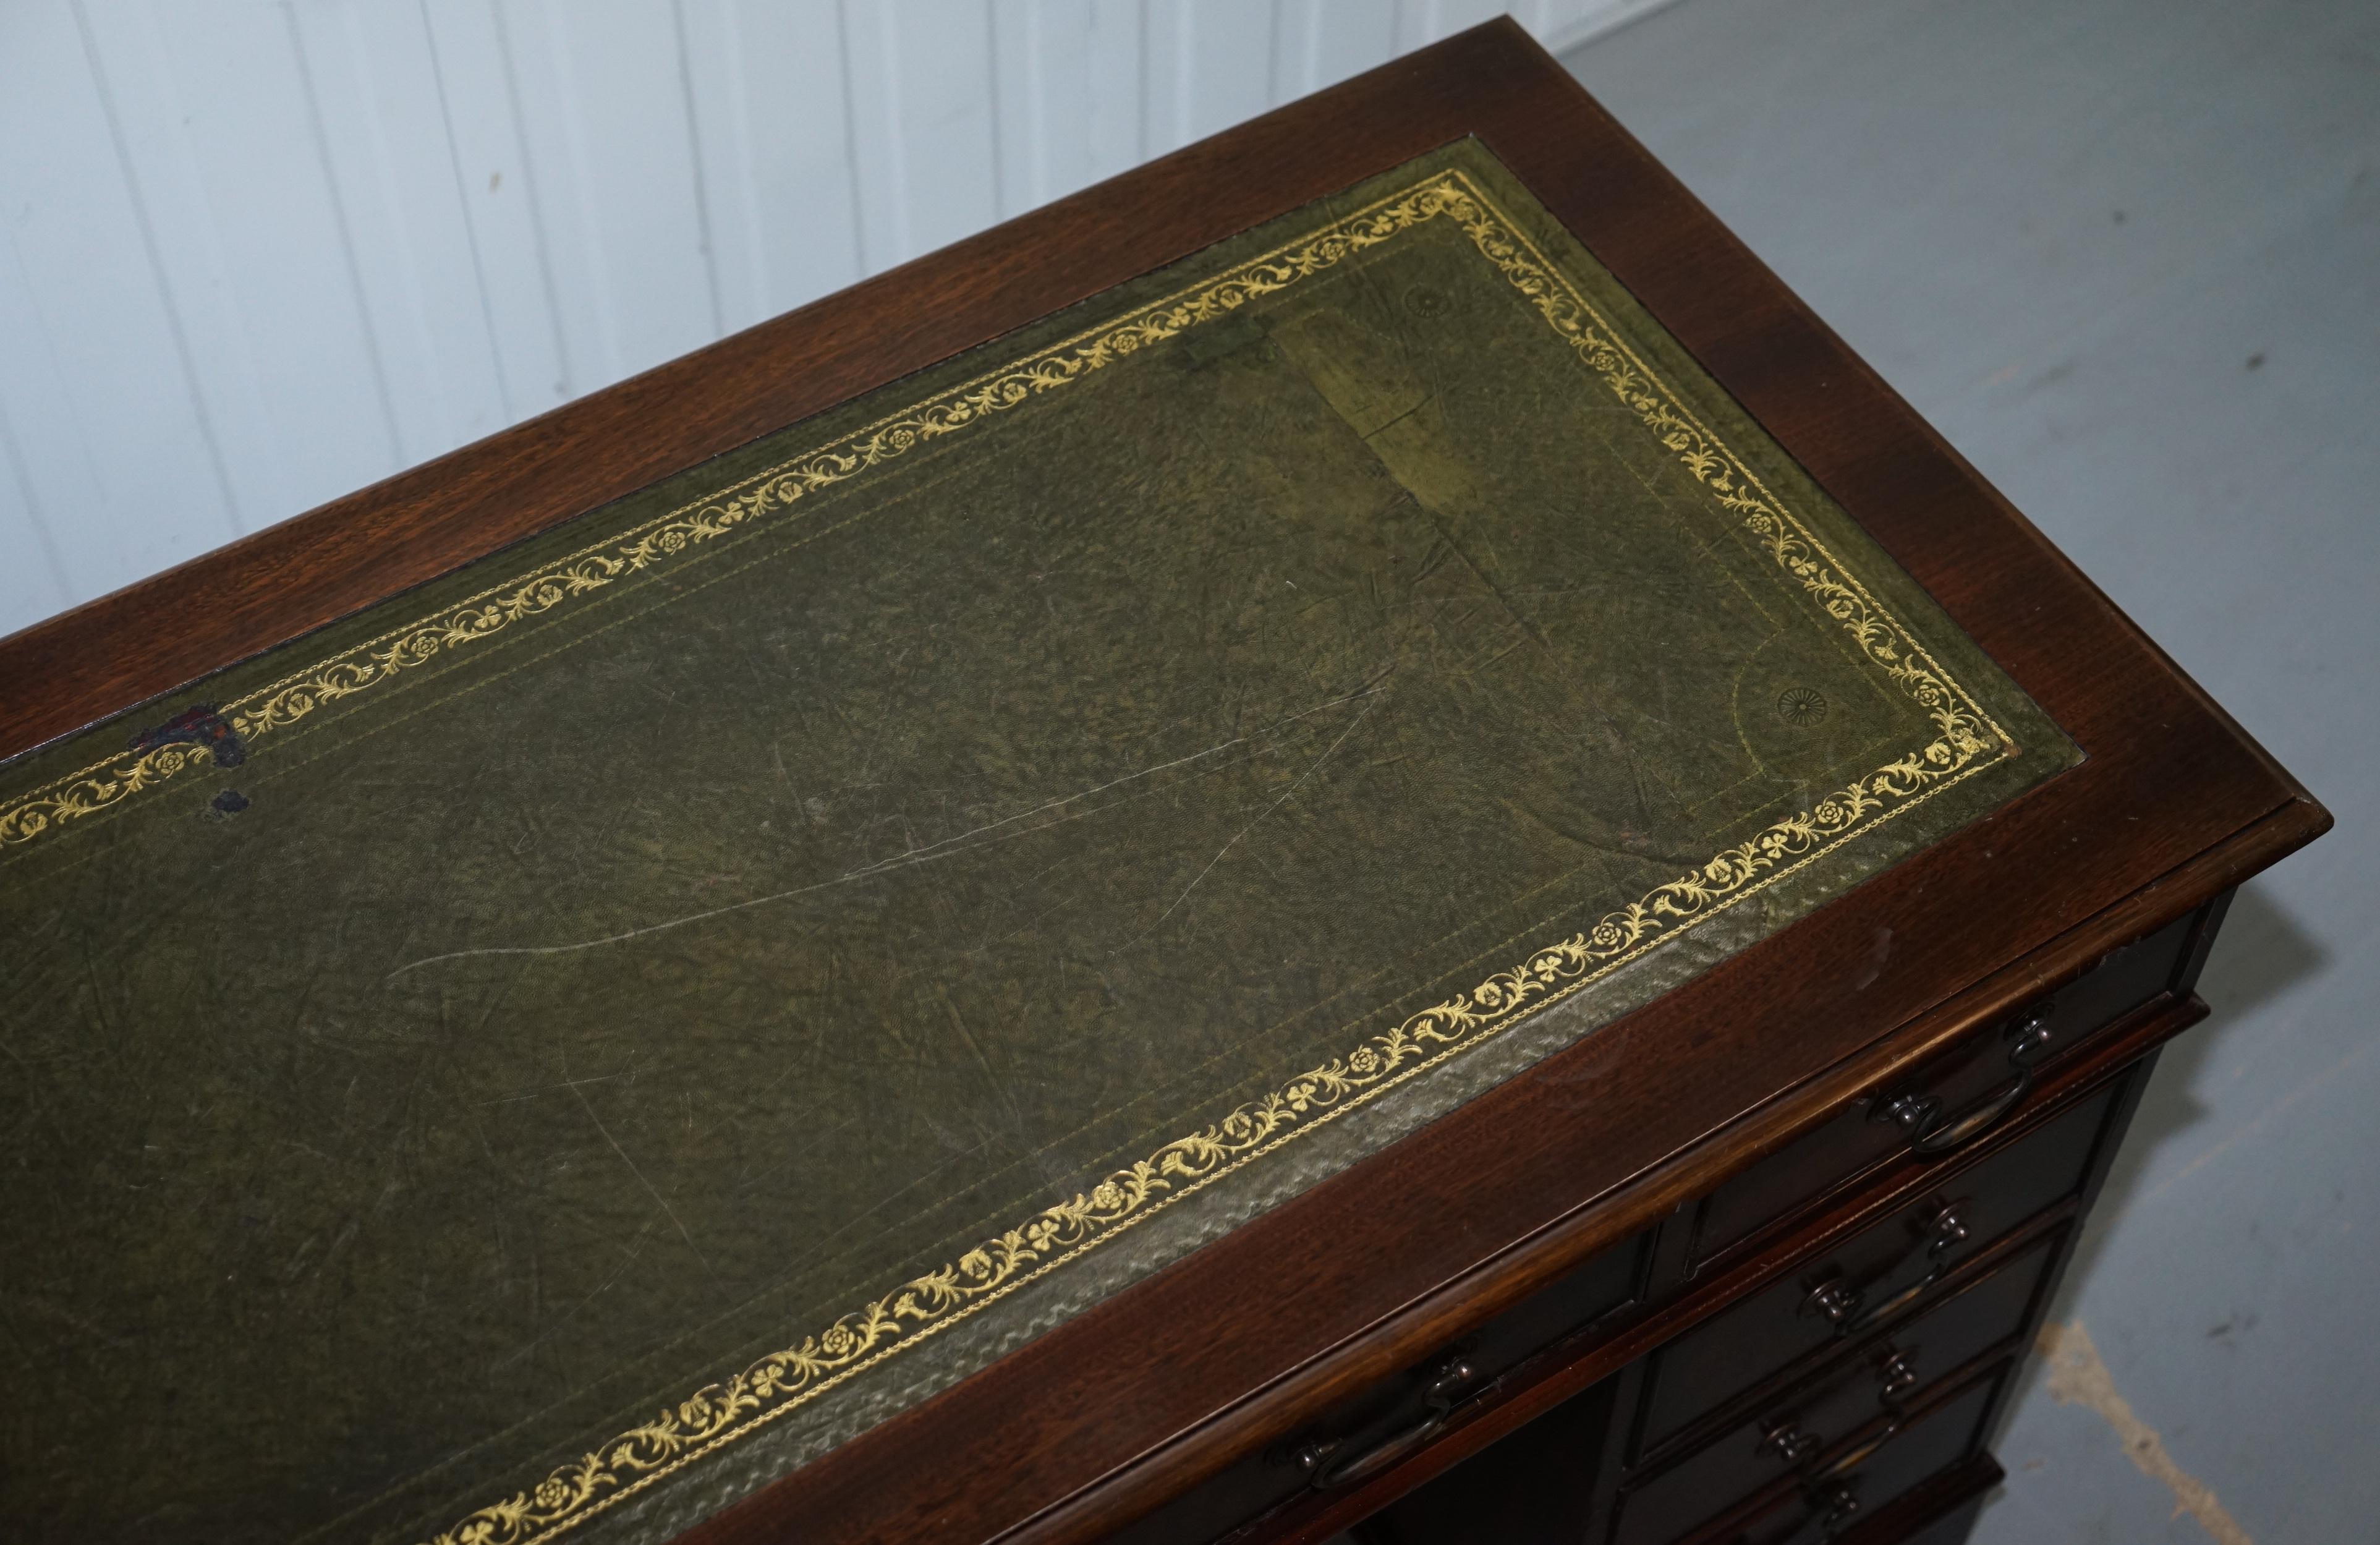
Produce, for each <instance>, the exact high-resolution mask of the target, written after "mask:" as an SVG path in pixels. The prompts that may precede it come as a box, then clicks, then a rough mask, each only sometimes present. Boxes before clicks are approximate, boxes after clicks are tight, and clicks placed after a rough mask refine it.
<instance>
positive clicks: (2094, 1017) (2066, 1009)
mask: <svg viewBox="0 0 2380 1545" xmlns="http://www.w3.org/2000/svg"><path fill="white" fill-rule="evenodd" d="M2199 916H2200V914H2199V913H2197V912H2192V913H2190V914H2188V915H2186V916H2184V917H2181V918H2177V919H2175V920H2174V921H2173V922H2171V923H2168V924H2167V925H2166V926H2165V927H2164V928H2162V929H2159V930H2158V931H2156V932H2155V933H2152V934H2150V935H2149V936H2148V937H2147V938H2145V939H2142V940H2140V941H2138V942H2137V943H2131V944H2127V945H2125V946H2124V947H2123V948H2121V949H2119V950H2116V951H2113V952H2112V953H2110V954H2108V955H2105V956H2103V957H2102V958H2101V959H2100V961H2099V963H2098V964H2097V965H2096V966H2094V967H2092V968H2091V969H2089V970H2087V971H2085V972H2083V974H2082V975H2081V976H2079V977H2076V978H2075V979H2073V980H2072V981H2070V982H2068V983H2067V984H2066V985H2065V986H2063V987H2061V988H2059V989H2058V991H2056V992H2054V993H2052V994H2050V995H2049V997H2048V998H2047V999H2046V1000H2044V1001H2043V1002H2041V1003H2039V1004H2034V1006H2033V1007H2032V1008H2030V1009H2028V1010H2026V1011H2025V1012H2024V1013H2023V1014H2021V1015H2017V1016H2013V1017H2011V1018H2010V1020H2008V1021H2006V1022H2004V1023H2003V1024H2002V1025H2001V1026H2000V1027H1999V1028H1996V1029H1992V1030H1987V1031H1985V1033H1983V1034H1981V1035H1977V1036H1973V1037H1970V1038H1969V1039H1968V1040H1965V1041H1964V1042H1962V1043H1961V1044H1960V1045H1959V1046H1957V1047H1955V1048H1953V1049H1952V1050H1951V1051H1949V1052H1946V1053H1944V1054H1943V1055H1942V1056H1940V1057H1937V1058H1936V1059H1934V1060H1933V1061H1932V1062H1930V1063H1928V1064H1925V1066H1924V1067H1922V1068H1920V1069H1918V1070H1917V1071H1916V1073H1915V1074H1914V1075H1913V1076H1912V1077H1909V1078H1906V1079H1904V1080H1903V1081H1901V1082H1900V1083H1898V1084H1895V1085H1893V1086H1892V1087H1891V1088H1889V1089H1885V1090H1883V1091H1882V1092H1881V1093H1880V1094H1879V1095H1878V1096H1877V1097H1876V1098H1874V1099H1871V1100H1864V1101H1858V1102H1857V1103H1855V1104H1854V1105H1853V1106H1852V1108H1851V1109H1849V1110H1847V1111H1845V1112H1843V1113H1841V1114H1840V1115H1837V1116H1836V1117H1834V1118H1833V1119H1832V1120H1830V1121H1828V1122H1825V1123H1823V1124H1821V1125H1818V1126H1816V1127H1815V1128H1813V1129H1812V1130H1811V1131H1809V1132H1807V1133H1804V1134H1803V1136H1802V1137H1799V1138H1797V1139H1795V1140H1794V1141H1793V1142H1791V1143H1789V1144H1787V1145H1786V1146H1785V1147H1784V1148H1782V1149H1779V1150H1778V1151H1777V1152H1775V1153H1772V1154H1770V1155H1769V1156H1768V1157H1767V1158H1766V1159H1763V1160H1762V1161H1760V1162H1758V1163H1756V1164H1754V1165H1752V1166H1751V1167H1750V1168H1749V1169H1746V1170H1745V1171H1744V1172H1743V1174H1739V1175H1737V1176H1735V1177H1734V1178H1733V1179H1731V1180H1730V1181H1728V1182H1727V1183H1726V1184H1725V1185H1723V1186H1719V1187H1718V1189H1717V1190H1715V1191H1713V1192H1712V1193H1711V1194H1710V1195H1709V1196H1707V1197H1706V1198H1703V1200H1702V1202H1701V1203H1700V1205H1699V1206H1697V1207H1696V1208H1695V1209H1694V1221H1693V1225H1692V1226H1693V1238H1694V1243H1693V1245H1692V1246H1691V1247H1690V1248H1689V1250H1688V1262H1689V1265H1690V1266H1692V1265H1698V1264H1700V1263H1701V1262H1703V1261H1706V1260H1708V1259H1712V1258H1713V1257H1715V1256H1718V1255H1720V1254H1722V1253H1724V1252H1725V1251H1727V1250H1729V1249H1730V1248H1732V1247H1735V1246H1736V1245H1739V1244H1742V1243H1743V1241H1745V1240H1747V1239H1749V1238H1751V1237H1752V1235H1755V1234H1756V1233H1758V1232H1759V1231H1761V1230H1762V1229H1764V1228H1766V1227H1767V1225H1769V1224H1770V1223H1777V1222H1779V1221H1781V1220H1782V1219H1783V1218H1785V1217H1786V1216H1787V1215H1789V1214H1791V1213H1793V1212H1797V1211H1801V1210H1803V1209H1804V1208H1805V1207H1807V1206H1809V1205H1811V1204H1814V1203H1815V1202H1816V1201H1817V1200H1818V1199H1819V1198H1823V1197H1825V1196H1827V1195H1828V1194H1829V1193H1831V1192H1833V1191H1834V1190H1836V1189H1837V1188H1839V1187H1840V1186H1841V1185H1843V1184H1844V1183H1845V1182H1847V1181H1849V1180H1850V1179H1852V1177H1853V1176H1855V1175H1857V1174H1860V1173H1861V1172H1863V1171H1864V1170H1866V1169H1868V1168H1870V1167H1872V1166H1873V1165H1875V1164H1876V1163H1879V1162H1883V1161H1885V1160H1887V1159H1889V1158H1891V1157H1893V1156H1894V1155H1895V1154H1897V1153H1899V1152H1900V1150H1902V1149H1904V1148H1907V1147H1908V1146H1909V1145H1910V1142H1911V1140H1912V1131H1911V1129H1910V1127H1909V1126H1907V1125H1899V1124H1896V1123H1895V1122H1894V1121H1893V1120H1891V1119H1888V1118H1887V1116H1886V1112H1887V1110H1888V1108H1889V1109H1895V1110H1898V1111H1900V1112H1901V1113H1904V1114H1905V1115H1907V1116H1908V1117H1910V1118H1912V1119H1913V1120H1922V1121H1924V1122H1925V1123H1927V1124H1930V1129H1927V1128H1921V1130H1923V1131H1924V1135H1925V1140H1927V1141H1941V1140H1943V1139H1944V1138H1945V1137H1949V1136H1952V1135H1955V1134H1954V1132H1953V1130H1952V1128H1953V1125H1954V1124H1955V1123H1957V1122H1959V1121H1960V1120H1961V1118H1962V1117H1971V1118H1980V1117H1982V1116H1984V1115H1985V1114H1988V1112H1989V1110H1990V1108H1992V1106H1993V1103H1994V1101H1995V1098H1996V1097H1997V1096H1998V1095H2001V1094H2004V1093H2005V1092H2006V1091H2007V1090H2008V1089H2010V1087H2011V1083H2012V1080H2013V1079H2015V1077H2017V1076H2018V1073H2017V1069H2016V1068H2014V1067H2012V1066H2011V1063H2010V1054H2011V1052H2016V1053H2017V1054H2018V1060H2019V1061H2020V1062H2026V1061H2029V1062H2030V1064H2031V1065H2033V1066H2035V1067H2039V1066H2043V1065H2046V1064H2049V1063H2052V1062H2055V1061H2056V1060H2057V1059H2058V1058H2059V1057H2061V1056H2063V1055H2065V1054H2067V1053H2068V1052H2071V1051H2072V1050H2073V1049H2074V1048H2075V1047H2076V1046H2077V1045H2078V1044H2079V1043H2081V1042H2083V1041H2084V1040H2088V1039H2089V1038H2090V1036H2091V1034H2092V1032H2094V1031H2095V1030H2098V1029H2101V1028H2105V1027H2107V1026H2108V1025H2111V1024H2113V1023H2114V1022H2115V1021H2116V1020H2118V1019H2120V1018H2122V1017H2123V1016H2125V1015H2126V1014H2129V1013H2130V1012H2131V1011H2132V1010H2133V1009H2135V1008H2138V1007H2140V1006H2141V1005H2142V1004H2145V1003H2147V1002H2149V1001H2150V1000H2151V999H2153V998H2155V997H2156V996H2157V994H2159V993H2160V992H2163V991H2166V990H2167V989H2168V987H2169V986H2170V985H2171V984H2172V983H2173V981H2174V979H2175V978H2176V976H2177V974H2178V973H2179V972H2180V969H2181V967H2182V966H2183V964H2184V956H2185V955H2186V953H2187V952H2188V950H2189V948H2190V944H2191V941H2192V924H2194V923H2195V922H2196V921H2197V920H2198V918H2199ZM2036 1013H2040V1014H2042V1015H2045V1016H2046V1029H2047V1039H2046V1043H2045V1044H2044V1045H2043V1046H2042V1047H2041V1048H2040V1050H2039V1051H2038V1052H2037V1053H2034V1054H2031V1055H2030V1056H2028V1055H2027V1054H2026V1051H2025V1050H2024V1049H2022V1048H2020V1046H2019V1045H2018V1040H2017V1037H2018V1035H2019V1034H2021V1032H2022V1030H2023V1029H2024V1028H2027V1027H2028V1026H2030V1024H2031V1023H2032V1021H2033V1019H2034V1015H2035V1014H2036ZM1896 1100H1900V1101H1901V1103H1900V1105H1898V1106H1894V1104H1893V1101H1896ZM1929 1101H1930V1104H1929V1103H1928V1102H1929ZM2007 1113H2008V1114H2014V1108H2013V1107H2011V1108H2010V1110H2009V1111H2008V1112H2007ZM1973 1135H1974V1136H1981V1131H1980V1130H1977V1131H1976V1132H1974V1133H1973Z"/></svg>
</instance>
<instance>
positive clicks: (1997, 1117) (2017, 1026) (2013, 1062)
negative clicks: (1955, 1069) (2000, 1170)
mask: <svg viewBox="0 0 2380 1545" xmlns="http://www.w3.org/2000/svg"><path fill="white" fill-rule="evenodd" d="M2006 1033H2007V1035H2008V1038H2009V1050H2008V1060H2009V1066H2010V1068H2012V1069H2013V1070H2014V1071H2013V1072H2012V1073H2010V1076H2009V1078H2008V1080H2007V1081H2006V1082H2005V1083H2003V1084H2001V1085H2000V1086H1999V1088H1998V1089H1994V1090H1992V1092H1991V1093H1989V1094H1987V1095H1985V1096H1984V1098H1983V1099H1981V1100H1979V1101H1976V1102H1975V1103H1974V1104H1973V1105H1971V1106H1969V1107H1968V1108H1967V1109H1966V1110H1964V1111H1961V1112H1960V1113H1958V1114H1957V1115H1953V1116H1946V1115H1944V1114H1943V1113H1942V1101H1941V1100H1940V1099H1939V1098H1938V1097H1937V1096H1935V1095H1930V1094H1913V1093H1911V1092H1909V1091H1908V1090H1903V1091H1901V1092H1900V1093H1899V1094H1896V1095H1893V1096H1891V1097H1890V1098H1889V1099H1886V1100H1881V1101H1877V1102H1876V1110H1875V1113H1873V1114H1872V1115H1871V1116H1870V1117H1869V1118H1868V1119H1869V1120H1871V1121H1880V1122H1883V1123H1885V1124H1887V1125H1891V1126H1897V1127H1899V1128H1900V1130H1901V1131H1903V1132H1906V1133H1907V1134H1909V1151H1910V1152H1912V1153H1915V1154H1921V1155H1925V1156H1928V1157H1930V1156H1932V1155H1934V1154H1937V1153H1948V1152H1949V1151H1950V1150H1952V1149H1954V1148H1962V1147H1964V1146H1965V1145H1967V1144H1968V1143H1971V1142H1973V1141H1974V1140H1975V1139H1976V1138H1977V1137H1982V1136H1983V1135H1984V1134H1985V1133H1986V1132H1988V1131H1990V1130H1991V1129H1992V1128H1993V1127H1995V1126H1998V1125H1999V1124H2000V1122H2001V1121H2002V1120H2003V1119H2005V1118H2006V1117H2007V1115H2008V1113H2010V1111H2013V1110H2015V1109H2016V1108H2017V1106H2018V1105H2019V1104H2020V1103H2022V1101H2023V1100H2024V1097H2025V1094H2026V1093H2027V1091H2029V1090H2030V1089H2032V1088H2033V1073H2034V1064H2037V1063H2038V1062H2039V1061H2040V1060H2041V1055H2042V1053H2043V1052H2046V1051H2048V1050H2049V1043H2050V1041H2051V1040H2053V1039H2055V1036H2054V1032H2053V1031H2052V1030H2051V1028H2050V1024H2049V1005H2048V1004H2037V1005H2035V1006H2034V1009H2033V1010H2032V1011H2031V1012H2030V1013H2028V1014H2027V1015H2025V1016H2024V1017H2022V1019H2019V1020H2017V1021H2015V1022H2014V1023H2013V1024H2011V1025H2010V1027H2009V1028H2008V1030H2007V1032H2006Z"/></svg>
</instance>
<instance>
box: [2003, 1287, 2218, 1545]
mask: <svg viewBox="0 0 2380 1545" xmlns="http://www.w3.org/2000/svg"><path fill="white" fill-rule="evenodd" d="M2040 1345H2041V1355H2042V1356H2044V1357H2045V1358H2046V1359H2047V1360H2048V1363H2049V1397H2050V1398H2051V1399H2052V1400H2055V1401H2057V1402H2058V1404H2059V1405H2085V1406H2088V1407H2090V1408H2091V1409H2092V1410H2094V1411H2096V1412H2098V1413H2099V1415H2100V1416H2102V1417H2106V1418H2107V1425H2108V1426H2109V1427H2111V1428H2113V1429H2115V1431H2116V1440H2117V1442H2120V1443H2122V1444H2123V1446H2124V1454H2125V1457H2127V1458H2129V1459H2130V1460H2131V1462H2132V1465H2133V1467H2134V1468H2136V1469H2138V1470H2139V1471H2140V1472H2141V1474H2143V1475H2144V1476H2146V1477H2148V1478H2150V1479H2151V1480H2154V1481H2156V1482H2157V1483H2158V1484H2160V1485H2162V1486H2163V1487H2165V1488H2166V1489H2167V1490H2169V1491H2171V1492H2172V1493H2173V1500H2174V1508H2173V1515H2174V1516H2175V1517H2177V1518H2179V1517H2180V1516H2181V1515H2183V1514H2185V1513H2187V1514H2189V1515H2191V1516H2192V1517H2193V1518H2195V1519H2197V1520H2198V1527H2201V1528H2203V1529H2204V1530H2205V1531H2206V1533H2207V1535H2208V1537H2209V1538H2211V1539H2214V1540H2215V1542H2216V1545H2256V1542H2255V1541H2254V1540H2253V1539H2250V1538H2249V1536H2248V1531H2247V1530H2246V1529H2243V1528H2241V1527H2240V1523H2239V1520H2238V1519H2236V1518H2233V1517H2232V1516H2231V1515H2230V1514H2229V1513H2228V1512H2226V1511H2224V1507H2223V1503H2222V1502H2220V1501H2218V1500H2217V1499H2216V1495H2215V1490H2214V1488H2212V1487H2210V1486H2208V1485H2207V1484H2206V1483H2205V1482H2204V1481H2203V1480H2201V1479H2199V1478H2197V1477H2196V1476H2193V1475H2192V1474H2190V1473H2189V1472H2187V1471H2186V1470H2184V1469H2183V1468H2182V1467H2181V1466H2179V1465H2177V1464H2175V1463H2174V1462H2173V1455H2171V1454H2168V1453H2167V1452H2166V1451H2165V1440H2164V1439H2163V1438H2161V1437H2159V1436H2158V1435H2157V1430H2156V1429H2155V1428H2154V1427H2151V1426H2150V1425H2149V1424H2148V1423H2146V1422H2144V1421H2143V1420H2141V1418H2140V1417H2136V1416H2134V1415H2132V1408H2131V1405H2128V1404H2126V1402H2125V1400H2124V1397H2123V1396H2122V1395H2120V1394H2118V1393H2116V1381H2115V1378H2114V1377H2113V1376H2112V1375H2111V1374H2109V1373H2108V1371H2107V1363H2106V1362H2105V1361H2103V1360H2102V1359H2101V1358H2100V1356H2099V1349H2098V1348H2097V1347H2095V1346H2094V1345H2092V1344H2091V1334H2090V1332H2087V1331H2085V1330H2084V1329H2083V1321H2081V1320H2072V1321H2070V1322H2069V1323H2067V1324H2064V1325H2058V1324H2049V1325H2044V1326H2043V1327H2042V1328H2041V1340H2040Z"/></svg>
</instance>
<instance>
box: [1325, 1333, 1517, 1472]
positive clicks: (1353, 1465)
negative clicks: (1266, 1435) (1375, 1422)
mask: <svg viewBox="0 0 2380 1545" xmlns="http://www.w3.org/2000/svg"><path fill="white" fill-rule="evenodd" d="M1475 1373H1476V1370H1475V1369H1473V1368H1472V1366H1471V1364H1470V1363H1469V1361H1467V1360H1466V1359H1464V1358H1462V1357H1451V1358H1449V1359H1448V1360H1447V1361H1446V1362H1444V1363H1443V1364H1441V1365H1439V1370H1438V1374H1437V1377H1435V1378H1433V1379H1432V1380H1431V1381H1429V1387H1428V1388H1427V1390H1425V1391H1423V1392H1422V1404H1423V1405H1427V1407H1428V1408H1429V1414H1428V1415H1427V1416H1426V1417H1422V1418H1421V1420H1419V1421H1417V1422H1415V1423H1414V1424H1413V1425H1411V1426H1410V1427H1406V1428H1403V1429H1400V1430H1398V1431H1395V1432H1391V1433H1390V1434H1389V1435H1388V1436H1387V1437H1385V1438H1383V1439H1381V1440H1380V1441H1379V1442H1377V1443H1375V1444H1373V1445H1372V1446H1371V1447H1370V1448H1367V1449H1366V1450H1364V1451H1363V1452H1362V1453H1360V1454H1350V1455H1348V1456H1347V1457H1345V1458H1343V1459H1334V1458H1333V1457H1332V1456H1333V1455H1335V1454H1337V1453H1338V1452H1339V1447H1340V1444H1339V1442H1338V1441H1337V1440H1336V1439H1324V1440H1322V1441H1321V1442H1312V1443H1308V1444H1306V1445H1305V1447H1304V1448H1301V1449H1299V1450H1298V1451H1297V1453H1296V1454H1294V1455H1293V1456H1292V1457H1293V1459H1294V1460H1295V1462H1296V1465H1297V1467H1298V1468H1299V1469H1301V1470H1303V1471H1305V1477H1306V1484H1307V1485H1309V1486H1311V1487H1313V1488H1314V1490H1318V1491H1328V1490H1332V1489H1334V1488H1336V1487H1341V1486H1353V1485H1354V1484H1355V1482H1357V1481H1359V1480H1365V1479H1368V1478H1371V1477H1373V1476H1376V1475H1378V1474H1379V1473H1380V1472H1381V1471H1382V1470H1385V1469H1387V1468H1388V1467H1389V1466H1391V1465H1393V1464H1395V1463H1396V1462H1397V1461H1398V1460H1400V1459H1403V1457H1404V1456H1405V1455H1406V1454H1411V1453H1412V1452H1413V1451H1414V1450H1415V1449H1417V1448H1420V1447H1421V1446H1422V1445H1423V1444H1425V1443H1427V1442H1429V1441H1430V1440H1431V1439H1433V1438H1435V1437H1437V1436H1438V1435H1439V1433H1440V1432H1443V1431H1445V1430H1446V1424H1447V1422H1448V1420H1449V1419H1450V1418H1451V1417H1452V1416H1453V1414H1454V1405H1455V1402H1456V1401H1457V1400H1458V1399H1459V1398H1460V1397H1461V1395H1462V1393H1463V1386H1465V1385H1466V1384H1469V1383H1470V1382H1471V1381H1472V1379H1473V1378H1474V1377H1475Z"/></svg>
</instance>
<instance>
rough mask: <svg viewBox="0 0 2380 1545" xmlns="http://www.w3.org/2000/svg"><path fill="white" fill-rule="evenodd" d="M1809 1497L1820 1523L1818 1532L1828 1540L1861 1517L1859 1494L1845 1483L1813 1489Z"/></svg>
mask: <svg viewBox="0 0 2380 1545" xmlns="http://www.w3.org/2000/svg"><path fill="white" fill-rule="evenodd" d="M1809 1497H1810V1506H1811V1508H1812V1510H1813V1512H1814V1515H1815V1517H1816V1519H1817V1521H1818V1532H1819V1533H1820V1534H1821V1535H1823V1536H1824V1537H1826V1538H1827V1539H1833V1538H1834V1537H1835V1536H1836V1535H1838V1534H1840V1533H1841V1532H1842V1531H1843V1528H1844V1527H1845V1526H1847V1525H1849V1524H1850V1523H1851V1521H1852V1519H1854V1518H1856V1517H1858V1516H1859V1510H1860V1501H1859V1494H1858V1493H1857V1492H1855V1491H1853V1490H1852V1489H1851V1487H1850V1486H1849V1485H1848V1484H1846V1483H1845V1482H1843V1481H1840V1480H1838V1481H1834V1482H1832V1483H1830V1484H1828V1485H1827V1486H1823V1487H1813V1488H1812V1489H1811V1490H1810V1493H1809Z"/></svg>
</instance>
